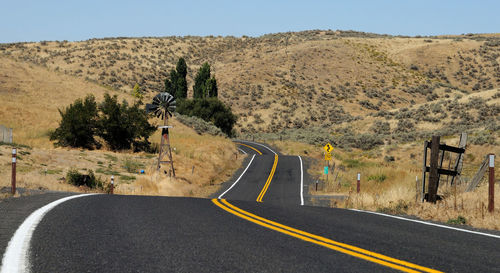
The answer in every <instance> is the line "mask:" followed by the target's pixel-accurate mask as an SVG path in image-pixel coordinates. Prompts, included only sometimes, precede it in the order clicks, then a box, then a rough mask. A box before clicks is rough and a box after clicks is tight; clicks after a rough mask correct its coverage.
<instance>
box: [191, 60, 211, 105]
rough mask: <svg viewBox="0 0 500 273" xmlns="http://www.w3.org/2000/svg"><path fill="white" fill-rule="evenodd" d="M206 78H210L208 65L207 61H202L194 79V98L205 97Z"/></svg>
mask: <svg viewBox="0 0 500 273" xmlns="http://www.w3.org/2000/svg"><path fill="white" fill-rule="evenodd" d="M208 79H210V65H209V64H208V63H204V64H203V65H202V66H201V67H200V70H199V71H198V74H197V75H196V77H195V79H194V86H193V97H194V98H195V99H197V98H205V97H206V95H207V94H206V93H205V92H206V88H205V84H206V82H207V80H208Z"/></svg>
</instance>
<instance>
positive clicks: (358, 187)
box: [356, 173, 361, 193]
mask: <svg viewBox="0 0 500 273" xmlns="http://www.w3.org/2000/svg"><path fill="white" fill-rule="evenodd" d="M360 187H361V174H360V173H358V183H357V187H356V192H357V193H359V191H360Z"/></svg>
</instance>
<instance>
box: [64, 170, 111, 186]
mask: <svg viewBox="0 0 500 273" xmlns="http://www.w3.org/2000/svg"><path fill="white" fill-rule="evenodd" d="M66 181H67V182H68V183H69V184H71V185H74V186H78V187H79V186H87V187H89V188H91V189H101V190H102V189H103V188H104V187H103V181H101V179H100V177H99V178H96V177H95V175H94V172H93V171H92V170H89V172H88V173H87V174H81V173H80V172H79V171H78V170H76V169H71V170H69V171H68V173H67V174H66Z"/></svg>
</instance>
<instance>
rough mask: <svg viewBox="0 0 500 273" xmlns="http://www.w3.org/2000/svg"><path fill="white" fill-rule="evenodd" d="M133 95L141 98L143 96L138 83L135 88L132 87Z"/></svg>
mask: <svg viewBox="0 0 500 273" xmlns="http://www.w3.org/2000/svg"><path fill="white" fill-rule="evenodd" d="M132 96H134V97H136V98H138V99H139V100H142V98H143V95H142V90H141V87H140V86H139V84H138V83H136V84H135V85H134V89H132Z"/></svg>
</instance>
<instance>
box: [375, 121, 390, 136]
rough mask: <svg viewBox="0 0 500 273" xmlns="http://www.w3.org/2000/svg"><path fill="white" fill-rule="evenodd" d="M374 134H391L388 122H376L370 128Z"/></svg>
mask: <svg viewBox="0 0 500 273" xmlns="http://www.w3.org/2000/svg"><path fill="white" fill-rule="evenodd" d="M370 129H371V130H372V131H373V132H374V133H375V134H379V135H388V134H390V133H391V126H390V124H389V122H384V121H380V120H377V121H375V123H374V124H373V125H372V127H371V128H370Z"/></svg>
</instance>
